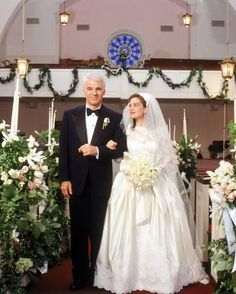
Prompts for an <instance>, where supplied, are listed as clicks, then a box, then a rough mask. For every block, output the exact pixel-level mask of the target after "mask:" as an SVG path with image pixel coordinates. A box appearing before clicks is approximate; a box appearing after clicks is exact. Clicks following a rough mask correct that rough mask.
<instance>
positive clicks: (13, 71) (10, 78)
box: [0, 66, 16, 84]
mask: <svg viewBox="0 0 236 294" xmlns="http://www.w3.org/2000/svg"><path fill="white" fill-rule="evenodd" d="M15 76H16V69H15V67H14V66H11V68H10V73H9V75H8V76H7V77H6V78H3V77H0V83H1V84H6V83H9V82H11V81H13V80H14V78H15Z"/></svg>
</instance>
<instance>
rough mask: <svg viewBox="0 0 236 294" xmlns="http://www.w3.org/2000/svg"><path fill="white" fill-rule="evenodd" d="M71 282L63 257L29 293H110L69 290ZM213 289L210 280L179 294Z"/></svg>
mask: <svg viewBox="0 0 236 294" xmlns="http://www.w3.org/2000/svg"><path fill="white" fill-rule="evenodd" d="M70 282H71V262H70V259H69V258H67V259H65V260H64V261H63V262H62V264H60V265H57V266H56V267H55V268H53V269H51V270H49V271H48V273H46V274H43V275H41V276H40V278H39V282H38V283H37V284H34V285H32V286H31V287H30V289H29V293H30V294H53V293H54V294H69V293H81V294H105V293H110V292H108V291H104V290H99V289H95V288H89V287H85V288H84V289H82V290H80V291H78V292H71V291H69V290H68V286H69V284H70ZM213 289H214V282H213V281H211V282H210V283H209V284H208V285H202V284H200V283H198V284H194V285H189V286H187V287H185V288H184V289H183V290H182V291H180V292H179V294H212V293H213ZM134 293H135V294H141V293H143V294H144V293H145V294H148V293H149V292H147V291H136V292H133V294H134Z"/></svg>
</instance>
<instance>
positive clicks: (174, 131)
mask: <svg viewBox="0 0 236 294" xmlns="http://www.w3.org/2000/svg"><path fill="white" fill-rule="evenodd" d="M173 141H175V125H174V128H173Z"/></svg>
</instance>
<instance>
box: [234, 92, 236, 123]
mask: <svg viewBox="0 0 236 294" xmlns="http://www.w3.org/2000/svg"><path fill="white" fill-rule="evenodd" d="M234 123H235V124H236V96H235V98H234Z"/></svg>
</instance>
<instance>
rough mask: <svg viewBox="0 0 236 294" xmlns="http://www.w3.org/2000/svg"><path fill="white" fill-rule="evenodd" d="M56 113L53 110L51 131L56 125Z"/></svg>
mask: <svg viewBox="0 0 236 294" xmlns="http://www.w3.org/2000/svg"><path fill="white" fill-rule="evenodd" d="M56 113H57V111H56V110H54V113H53V120H52V129H53V130H54V129H55V124H56Z"/></svg>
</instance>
